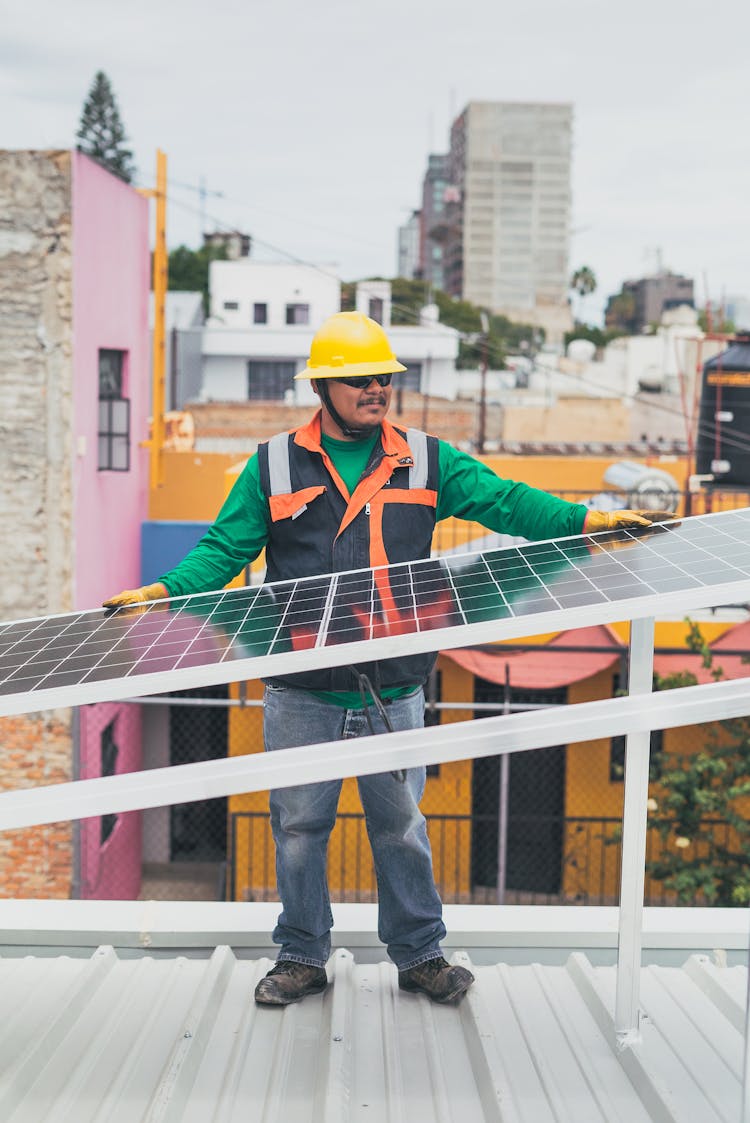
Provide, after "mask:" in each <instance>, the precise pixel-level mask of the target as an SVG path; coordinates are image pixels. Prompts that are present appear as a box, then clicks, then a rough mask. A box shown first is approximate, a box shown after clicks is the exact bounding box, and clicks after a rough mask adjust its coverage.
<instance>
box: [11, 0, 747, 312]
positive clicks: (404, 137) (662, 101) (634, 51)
mask: <svg viewBox="0 0 750 1123" xmlns="http://www.w3.org/2000/svg"><path fill="white" fill-rule="evenodd" d="M0 27H1V28H2V30H1V31H0V147H5V148H46V147H71V146H73V144H74V143H75V131H76V128H77V125H78V120H79V117H80V112H81V107H82V105H83V101H84V99H85V97H86V94H87V92H88V89H89V87H90V84H91V80H92V78H93V75H94V73H95V71H96V70H98V69H102V70H104V71H105V72H106V73H107V74H108V76H109V77H110V79H111V81H112V84H113V87H114V91H115V94H116V97H117V99H118V103H119V106H120V111H121V115H122V118H123V122H124V125H125V128H126V130H127V133H128V136H129V138H130V141H131V145H132V147H133V150H134V153H135V160H136V163H137V167H138V174H139V180H140V181H141V182H142V183H144V184H147V185H149V184H151V183H152V181H153V174H154V162H155V150H156V148H157V147H161V148H163V149H164V150H165V151H166V153H167V156H168V159H169V177H170V207H169V213H168V238H169V242H170V245H177V244H179V243H180V242H184V243H186V244H188V245H192V246H197V245H198V244H199V233H200V230H199V228H200V219H199V206H200V203H199V194H198V191H197V188H198V186H199V185H200V183H201V180H204V181H205V184H206V187H207V189H208V191H209V192H222V193H223V197H222V198H219V197H216V196H214V195H209V196H208V198H207V200H206V209H207V213H208V216H209V220H211V219H214V218H215V219H216V220H218V221H220V222H221V223H225V224H228V225H230V226H236V227H238V228H240V229H243V230H246V231H247V232H249V233H250V234H252V235H253V236H254V237H255V239H256V245H257V246H258V252H259V253H260V243H266V244H268V245H270V246H273V247H278V249H280V250H283V251H285V252H286V253H288V254H290V255H293V256H294V257H297V258H300V259H303V260H305V261H314V262H335V263H337V265H338V267H339V270H340V273H341V275H342V277H343V278H345V279H352V278H356V277H361V276H368V275H373V274H381V275H386V276H389V275H392V274H393V273H394V272H395V266H396V229H397V227H398V226H399V224H400V223H401V222H403V221H404V220H405V219H406V218H407V217H408V215H409V213H410V211H411V210H412V209H413V208H414V207H416V206H418V205H419V190H420V183H421V178H422V175H423V173H424V168H425V163H426V158H427V154H428V152H429V151H444V150H446V149H447V140H448V129H449V125H450V122H451V120H452V118H453V117H454V116H455V115H456V114H457V113H458V112H460V110H461V109H462V108H463V107H464V105H465V104H466V103H467V102H468V101H471V100H493V101H563V102H571V103H572V104H573V106H574V112H575V117H574V158H573V238H572V247H571V268H575V267H576V266H578V265H581V264H588V265H590V266H591V267H592V268H593V269H594V271H595V273H596V275H597V277H598V278H599V284H600V290H601V294H600V297H599V298H598V299H595V300H593V301H592V302H591V305H590V308H589V318H591V319H594V318H596V315H597V311H600V309H601V304H602V299H603V297H604V296H606V294H608V293H611V292H613V291H616V290H617V289H618V288H619V286H620V283H621V282H622V280H623V279H625V278H629V277H638V276H642V275H643V274H644V273H648V272H653V271H654V270H655V268H656V266H657V263H658V261H659V260H661V262H662V263H663V265H664V266H666V267H669V268H671V269H673V270H675V271H677V272H684V273H686V274H688V275H690V276H692V277H694V278H695V281H696V294H697V296H698V299H699V300H700V301H701V302H702V301H703V299H704V297H705V295H706V289H707V291H708V295H709V297H710V298H711V300H712V301H713V302H714V303H716V302H718V301H719V300H720V299H721V297H722V294H735V293H738V294H745V295H748V296H750V264H749V263H750V233H749V229H748V208H749V205H750V203H749V201H750V160H749V159H748V138H749V137H750V128H749V127H748V124H749V118H750V113H749V108H750V78H749V77H748V71H749V69H750V68H749V67H748V44H749V43H750V35H749V34H748V33H749V32H750V3H749V2H748V0H714V2H713V3H712V4H697V3H692V2H691V0H630V2H629V3H628V2H625V0H619V2H617V3H613V0H525V2H523V0H516V2H515V3H513V4H506V3H502V0H460V2H459V0H455V2H453V3H447V2H445V0H432V2H431V3H422V2H414V0H411V2H410V0H379V3H374V4H373V3H367V4H365V3H360V2H358V0H348V2H344V0H317V2H310V0H241V2H239V0H215V3H213V4H211V3H199V2H198V0H174V2H172V0H149V2H146V0H127V3H117V4H114V3H112V2H111V0H64V2H61V0H25V3H23V4H22V3H20V0H13V2H9V0H0ZM178 184H187V185H189V186H192V187H193V188H195V189H196V190H189V189H186V188H183V187H179V186H178ZM209 225H212V223H211V221H209ZM265 252H266V253H270V251H265Z"/></svg>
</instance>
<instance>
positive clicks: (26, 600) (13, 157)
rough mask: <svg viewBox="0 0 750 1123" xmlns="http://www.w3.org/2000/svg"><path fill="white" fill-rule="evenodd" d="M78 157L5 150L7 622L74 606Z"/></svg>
mask: <svg viewBox="0 0 750 1123" xmlns="http://www.w3.org/2000/svg"><path fill="white" fill-rule="evenodd" d="M70 193H71V192H70V153H68V152H7V151H6V152H0V215H2V216H3V222H2V224H0V306H1V307H2V309H3V328H2V332H0V517H1V518H2V525H3V548H2V551H0V620H8V619H12V618H16V619H18V618H23V617H27V616H39V615H42V614H44V613H46V612H64V611H65V610H66V609H69V608H70V607H72V601H71V598H72V589H73V582H72V472H71V461H72V457H71V448H70V442H71V436H70V434H71V409H72V326H73V325H72V315H73V308H72V301H73V269H72V260H71V213H70V206H71V199H70Z"/></svg>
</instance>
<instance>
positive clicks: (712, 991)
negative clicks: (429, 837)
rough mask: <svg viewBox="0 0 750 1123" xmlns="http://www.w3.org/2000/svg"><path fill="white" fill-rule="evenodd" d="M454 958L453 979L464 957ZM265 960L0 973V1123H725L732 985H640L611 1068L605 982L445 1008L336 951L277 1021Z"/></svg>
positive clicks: (557, 969) (48, 963)
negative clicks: (635, 1012)
mask: <svg viewBox="0 0 750 1123" xmlns="http://www.w3.org/2000/svg"><path fill="white" fill-rule="evenodd" d="M453 958H454V960H456V961H460V962H463V963H464V964H465V965H467V966H471V963H470V960H469V958H468V956H466V955H464V954H462V953H457V954H456V955H455V956H454V957H453ZM269 966H270V960H268V959H262V960H258V959H244V958H242V957H240V956H239V955H236V954H235V953H234V952H233V951H232V949H231V948H230V947H228V946H226V945H222V946H218V947H216V948H215V950H214V951H213V952H211V953H210V954H206V955H193V956H189V955H180V954H177V953H176V952H174V951H166V950H165V951H157V952H148V951H139V950H137V949H133V948H129V949H126V950H122V951H120V952H119V953H118V952H117V951H115V950H114V949H113V947H111V946H102V947H99V948H97V949H96V950H94V951H90V950H89V951H83V950H81V951H80V952H79V954H77V955H75V956H67V955H59V954H52V955H29V956H25V957H23V958H17V957H7V958H2V959H0V993H2V996H3V1002H2V1005H3V1021H2V1025H1V1026H0V1057H1V1058H2V1062H1V1065H2V1071H1V1074H0V1118H2V1120H3V1121H4V1123H47V1121H54V1123H58V1121H59V1123H62V1121H65V1120H75V1123H88V1121H91V1123H93V1121H95V1120H96V1121H99V1123H104V1121H106V1123H138V1121H139V1120H148V1121H149V1123H156V1121H160V1123H161V1121H179V1123H209V1121H215V1123H219V1121H220V1123H234V1121H239V1120H242V1121H243V1123H248V1121H251V1123H256V1121H257V1123H260V1121H262V1123H334V1121H335V1123H344V1121H347V1123H348V1121H356V1123H364V1121H368V1123H373V1121H374V1123H422V1121H424V1123H436V1121H438V1123H484V1121H486V1120H492V1121H497V1123H500V1121H502V1123H547V1121H550V1123H552V1121H555V1123H563V1121H571V1123H573V1121H575V1123H594V1121H597V1123H599V1121H601V1123H616V1121H622V1123H648V1121H649V1120H660V1121H662V1120H672V1121H681V1120H685V1121H686V1123H718V1121H731V1123H734V1121H735V1120H736V1119H737V1118H738V1117H739V1108H740V1086H741V1065H742V1048H743V1045H742V1042H743V1038H742V1033H743V1025H744V1004H745V993H746V988H747V969H746V968H744V967H724V966H718V965H716V964H715V963H712V962H711V961H710V960H709V959H708V958H707V957H705V956H696V955H694V956H691V957H689V958H688V959H687V961H686V963H685V965H684V966H683V967H660V966H650V967H645V968H643V974H642V1000H643V1009H644V1011H645V1016H644V1018H643V1024H642V1040H641V1042H640V1043H639V1044H637V1045H635V1046H633V1047H631V1048H628V1049H626V1050H623V1051H619V1050H618V1048H617V1044H616V1041H615V1038H614V1034H613V1031H612V1013H611V1012H612V1009H613V1003H614V989H615V972H614V968H613V967H594V966H592V964H591V963H590V962H589V960H588V959H587V958H586V957H585V956H583V955H582V954H580V953H574V954H573V955H571V956H570V957H569V959H568V961H567V963H566V964H565V965H561V966H550V965H540V964H530V965H526V966H508V965H507V964H505V963H500V964H497V965H495V966H473V967H472V969H473V970H474V972H475V974H476V977H477V981H476V984H475V986H474V987H473V988H472V990H471V991H470V992H469V994H468V996H467V998H466V999H465V1000H464V1002H463V1003H462V1004H461V1005H460V1006H458V1007H440V1006H436V1005H434V1004H432V1003H430V1002H429V1001H428V1000H427V999H426V998H424V997H423V996H415V995H408V994H404V993H402V992H400V991H399V990H398V985H397V975H396V970H395V968H394V967H393V966H391V965H390V964H388V963H382V962H381V963H369V964H359V963H355V961H354V958H353V956H352V954H351V953H350V952H349V951H347V950H345V949H339V950H338V951H336V952H335V953H334V955H333V957H332V959H331V961H330V963H329V968H328V972H329V978H330V980H331V982H332V985H331V986H330V987H329V989H328V991H327V992H326V993H325V994H324V995H322V996H318V997H311V998H308V999H306V1000H305V1001H304V1002H302V1003H300V1004H298V1005H295V1006H290V1007H288V1008H286V1009H285V1010H280V1009H279V1010H276V1009H268V1008H258V1007H256V1006H255V1005H254V1003H253V1001H252V992H253V989H254V987H255V984H256V982H257V981H258V979H259V978H260V976H261V975H262V974H263V973H264V972H265V971H266V970H268V968H269Z"/></svg>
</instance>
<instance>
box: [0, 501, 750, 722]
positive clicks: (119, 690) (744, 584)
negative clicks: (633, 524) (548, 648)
mask: <svg viewBox="0 0 750 1123" xmlns="http://www.w3.org/2000/svg"><path fill="white" fill-rule="evenodd" d="M741 513H742V514H744V515H745V516H750V511H744V512H741ZM737 514H738V512H726V513H719V514H716V515H709V516H700V517H699V518H696V519H690V520H684V524H683V525H687V524H688V523H698V522H705V521H706V520H715V525H718V524H720V522H721V521H722V519H724V520H725V521H726V517H727V516H736V515H737ZM745 521H747V519H745ZM677 525H678V526H679V525H681V524H677ZM661 533H663V534H669V533H670V527H669V524H667V527H666V528H665V529H662V530H661ZM621 534H622V535H623V542H626V543H627V542H628V541H630V542H632V543H633V544H634V545H635V544H636V543H637V542H639V541H642V540H643V537H642V536H636V535H630V534H628V533H627V532H621ZM611 539H612V535H611V534H604V535H583V536H581V535H571V536H569V537H568V538H562V539H555V540H548V542H547V543H533V544H530V547H532V548H536V549H539V548H540V547H543V546H545V545H548V544H552V545H555V546H556V547H561V546H562V547H564V546H566V544H567V547H568V548H571V544H575V543H580V544H582V546H587V547H588V545H590V544H593V545H594V546H596V545H599V544H600V543H601V542H607V543H608V544H611ZM573 548H574V547H573ZM629 548H630V549H632V546H631V547H629ZM521 549H526V548H521ZM518 550H519V548H518V547H509V548H507V549H506V550H499V551H493V552H492V554H488V555H484V554H476V553H469V554H465V555H459V556H456V555H454V556H452V557H451V558H448V559H439V558H438V559H432V560H428V561H424V562H414V563H411V566H412V568H413V569H414V571H415V572H418V567H420V566H425V565H435V564H436V563H441V564H444V565H446V566H447V571H448V573H449V574H451V573H459V572H460V566H462V565H463V566H469V565H471V564H476V563H477V560H478V559H482V558H485V557H489V556H497V557H499V556H500V555H503V554H508V555H509V554H510V552H511V551H516V552H518ZM623 556H625V555H623ZM614 557H615V560H617V555H616V554H615V555H614ZM398 568H403V567H394V566H391V567H383V570H385V571H389V572H390V571H392V570H394V569H398ZM625 568H627V567H625ZM725 568H726V567H725ZM379 572H381V571H379V570H377V569H376V570H361V571H351V572H350V573H349V574H334V575H326V576H324V577H321V578H305V579H302V584H304V582H312V581H321V582H325V581H328V582H329V583H330V589H329V596H333V595H334V594H335V590H336V587H337V585H338V583H340V582H341V581H342V579H344V578H346V577H347V576H351V575H352V574H354V575H355V576H356V575H357V574H363V575H365V574H366V575H368V576H370V575H373V574H375V575H377V574H378V573H379ZM737 572H738V576H737V579H736V580H729V581H724V582H721V583H718V584H713V585H712V584H701V585H697V586H696V585H694V584H693V585H691V584H690V583H689V580H688V575H686V580H685V587H684V588H681V587H678V588H676V589H673V590H672V591H667V592H654V593H651V594H647V595H643V596H633V595H630V596H624V597H622V598H620V599H617V598H613V599H610V600H605V601H601V602H599V603H587V604H583V605H579V606H574V607H558V608H555V609H551V610H545V611H540V612H533V613H530V614H519V615H515V616H505V617H503V618H502V619H498V618H490V619H485V620H481V621H475V622H472V623H463V624H461V623H459V624H451V625H449V626H444V627H435V628H430V629H428V630H426V631H412V632H409V633H408V634H398V635H378V636H377V637H375V638H366V639H358V640H355V641H349V642H339V643H334V644H332V645H326V643H325V639H326V636H325V634H324V632H323V631H320V632H319V633H318V637H317V640H316V642H315V645H314V646H311V647H307V648H301V649H299V650H293V651H288V650H286V651H281V652H278V653H275V654H263V655H253V656H247V657H241V658H231V659H224V660H223V661H220V662H209V663H205V664H199V665H195V666H184V667H178V668H175V669H171V670H167V671H159V672H152V673H138V674H128V675H126V676H123V677H119V678H116V677H114V678H104V679H99V680H94V681H90V682H85V683H80V682H76V683H74V684H71V685H63V686H57V687H46V688H39V689H33V690H26V689H25V690H21V691H18V692H17V693H8V694H4V695H0V716H2V715H12V714H22V713H29V712H36V711H39V710H45V709H53V708H56V707H60V706H71V705H81V704H89V703H96V702H106V701H117V700H121V699H125V698H133V697H134V696H135V695H138V694H141V695H152V694H163V693H166V692H168V691H171V690H177V689H188V688H195V687H201V686H210V685H217V684H223V683H230V682H238V681H242V680H250V679H257V678H268V677H271V678H272V677H274V676H278V675H283V676H287V675H292V674H295V673H297V672H301V671H306V670H315V669H320V668H323V667H336V666H345V665H348V664H351V663H361V662H370V661H372V660H374V659H387V658H389V657H393V656H400V655H404V654H417V653H424V652H434V651H439V650H448V649H451V648H457V647H468V646H472V645H474V644H480V643H487V642H495V641H502V640H512V639H519V638H521V637H524V636H528V635H539V634H543V633H548V632H556V631H562V630H566V629H572V628H577V627H583V626H589V625H592V624H609V623H615V622H617V621H621V620H627V619H642V618H647V617H653V616H657V615H659V616H663V615H664V614H670V613H682V614H684V613H687V612H690V611H693V610H695V609H698V608H707V607H710V606H713V605H717V604H727V603H738V602H747V601H750V570H749V571H748V573H747V574H745V573H742V571H740V570H738V571H737ZM297 584H299V583H297ZM294 585H295V582H289V581H287V582H279V583H277V584H276V585H273V586H256V587H254V588H257V589H259V590H260V589H264V588H265V589H266V590H275V591H276V590H278V591H283V590H284V589H286V588H291V587H292V586H294ZM232 595H233V591H231V590H230V591H228V592H226V593H225V594H224V596H226V597H231V596H232ZM201 597H205V598H216V597H217V593H215V592H214V593H205V594H199V595H193V596H192V597H183V598H171V600H170V602H169V604H170V613H171V614H172V617H174V616H176V615H177V612H176V610H177V609H178V606H179V605H180V604H181V602H182V603H183V604H186V603H187V602H188V601H190V602H191V604H196V603H198V602H199V601H200V600H201ZM458 600H459V603H460V598H458ZM157 603H158V602H157ZM154 607H155V606H154V605H151V606H149V610H151V611H153V609H154ZM121 611H122V610H121ZM124 611H125V612H126V613H127V612H133V610H130V609H126V610H124ZM135 612H137V610H135ZM86 616H90V617H91V618H92V620H95V619H100V620H103V619H104V614H103V613H102V612H101V610H97V611H96V612H91V613H81V614H80V615H79V617H78V619H81V618H84V617H86ZM322 616H323V618H324V619H325V616H326V613H325V611H324V612H323V614H322ZM63 618H66V619H70V618H71V616H70V614H66V615H65V616H59V617H47V618H45V621H49V620H54V619H63ZM135 618H136V617H135V616H134V619H135ZM42 622H43V621H41V620H40V621H38V623H40V624H41V623H42ZM19 623H23V621H13V622H11V623H10V625H9V626H15V625H18V624H19ZM29 623H34V621H29ZM1 638H2V633H0V639H1Z"/></svg>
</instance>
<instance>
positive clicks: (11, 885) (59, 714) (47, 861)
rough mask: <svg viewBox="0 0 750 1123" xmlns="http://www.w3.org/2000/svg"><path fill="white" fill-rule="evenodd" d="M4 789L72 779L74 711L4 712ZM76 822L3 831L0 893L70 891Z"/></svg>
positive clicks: (0, 747)
mask: <svg viewBox="0 0 750 1123" xmlns="http://www.w3.org/2000/svg"><path fill="white" fill-rule="evenodd" d="M0 760H1V761H2V768H0V789H3V790H5V791H8V790H11V789H16V788H35V787H39V786H41V785H44V784H60V783H63V782H65V781H67V780H70V779H71V728H70V711H67V710H60V711H56V712H55V713H54V714H28V715H24V716H22V717H3V718H0ZM72 877H73V845H72V825H71V824H70V823H69V822H63V823H49V824H47V825H45V826H41V827H29V828H28V829H25V830H14V831H3V832H1V833H0V896H2V897H40V898H45V899H46V898H51V897H61V898H65V897H69V896H70V895H71V887H72Z"/></svg>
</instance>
